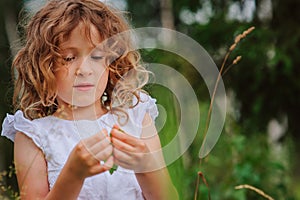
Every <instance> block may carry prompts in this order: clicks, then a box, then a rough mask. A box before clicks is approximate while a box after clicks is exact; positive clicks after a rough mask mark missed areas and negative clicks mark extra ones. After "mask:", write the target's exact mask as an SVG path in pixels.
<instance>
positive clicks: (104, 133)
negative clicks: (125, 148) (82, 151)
mask: <svg viewBox="0 0 300 200" xmlns="http://www.w3.org/2000/svg"><path fill="white" fill-rule="evenodd" d="M104 138H107V131H106V130H105V129H102V130H101V131H100V132H98V133H96V134H94V135H92V136H90V137H88V138H86V139H84V140H82V141H83V143H84V144H85V145H86V146H88V147H91V146H93V145H95V144H96V143H98V142H99V141H101V140H103V139H104Z"/></svg>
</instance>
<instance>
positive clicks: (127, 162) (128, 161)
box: [113, 149, 132, 169]
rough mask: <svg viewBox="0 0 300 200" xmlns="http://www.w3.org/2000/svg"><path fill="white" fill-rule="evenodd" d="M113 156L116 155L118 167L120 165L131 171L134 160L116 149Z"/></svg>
mask: <svg viewBox="0 0 300 200" xmlns="http://www.w3.org/2000/svg"><path fill="white" fill-rule="evenodd" d="M113 155H114V163H115V164H116V165H119V166H121V167H124V168H127V169H129V168H130V166H131V165H132V158H131V157H130V156H129V155H128V154H126V153H124V152H122V151H119V150H118V149H114V153H113Z"/></svg>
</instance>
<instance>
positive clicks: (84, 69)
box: [75, 59, 93, 76]
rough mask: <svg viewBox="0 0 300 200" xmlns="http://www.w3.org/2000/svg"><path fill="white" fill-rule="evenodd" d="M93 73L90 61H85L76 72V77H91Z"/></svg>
mask: <svg viewBox="0 0 300 200" xmlns="http://www.w3.org/2000/svg"><path fill="white" fill-rule="evenodd" d="M92 72H93V70H92V68H91V64H90V63H89V61H88V59H84V60H83V61H82V62H81V64H80V65H79V67H78V68H77V69H76V71H75V75H76V76H89V75H91V74H92Z"/></svg>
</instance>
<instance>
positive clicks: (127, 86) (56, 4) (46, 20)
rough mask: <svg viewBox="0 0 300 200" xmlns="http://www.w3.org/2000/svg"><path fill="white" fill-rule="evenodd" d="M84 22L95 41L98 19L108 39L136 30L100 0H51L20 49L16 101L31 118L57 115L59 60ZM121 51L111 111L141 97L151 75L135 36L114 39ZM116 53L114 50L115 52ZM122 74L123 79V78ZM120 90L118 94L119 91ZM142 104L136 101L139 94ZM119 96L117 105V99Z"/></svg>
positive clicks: (112, 78)
mask: <svg viewBox="0 0 300 200" xmlns="http://www.w3.org/2000/svg"><path fill="white" fill-rule="evenodd" d="M79 23H82V24H83V25H84V27H85V33H86V37H87V38H89V40H90V41H91V38H90V37H91V36H90V27H91V25H93V26H94V27H95V28H96V29H97V30H98V32H99V34H100V37H101V38H103V39H104V40H105V39H108V38H111V37H112V36H114V35H116V34H119V33H122V32H124V31H127V30H130V26H129V24H128V22H127V20H126V19H125V18H124V16H123V14H122V13H121V12H120V11H117V10H115V9H113V8H111V7H109V6H108V5H105V4H104V3H102V2H100V1H99V0H50V1H49V2H48V3H47V4H46V5H45V6H44V7H43V8H41V9H40V10H39V11H38V12H37V13H36V14H34V16H33V17H32V18H31V19H30V21H29V23H28V24H27V25H26V27H25V32H26V35H25V39H24V41H25V42H24V45H23V47H22V48H21V49H20V50H19V52H18V53H17V55H16V57H15V59H14V61H13V64H12V66H13V67H12V68H13V71H16V72H17V75H16V76H17V77H16V80H15V88H14V96H13V104H14V108H15V109H16V110H17V109H20V110H22V111H23V112H24V114H25V116H26V117H27V118H29V119H36V118H40V117H44V116H48V115H52V114H53V113H54V112H55V111H56V110H57V109H58V108H57V103H56V97H57V87H56V79H55V75H54V66H55V65H56V63H57V62H58V60H61V58H62V55H61V53H60V52H61V50H60V48H59V46H60V44H61V43H62V41H63V40H65V39H67V38H68V37H69V35H70V33H71V31H72V30H73V29H74V28H75V27H76V26H78V24H79ZM108 43H110V45H111V48H110V49H111V51H114V48H113V47H115V50H117V51H118V53H116V52H114V53H115V54H117V56H116V55H115V58H114V59H113V60H112V61H110V62H109V66H108V68H109V80H108V83H107V87H106V90H105V91H106V93H107V96H108V99H107V101H105V102H104V103H103V104H104V105H103V106H104V107H105V108H109V109H110V110H111V111H122V110H123V111H124V108H125V107H126V106H128V105H129V106H131V107H132V106H135V105H136V104H138V103H139V101H140V98H139V92H140V91H142V87H143V86H144V85H145V84H146V83H147V81H148V71H147V70H146V69H145V68H144V67H143V66H142V65H141V64H140V54H139V52H138V51H136V50H132V49H133V44H132V41H131V38H130V37H129V36H126V35H125V36H124V35H123V36H122V40H118V41H116V40H114V41H113V42H111V41H110V42H108ZM112 57H113V56H112ZM121 80H122V81H121ZM113 96H115V97H116V98H115V97H113ZM134 96H135V97H136V99H137V101H136V104H135V105H133V104H132V102H133V97H134ZM114 98H115V99H117V100H118V103H117V106H114V105H113V99H114Z"/></svg>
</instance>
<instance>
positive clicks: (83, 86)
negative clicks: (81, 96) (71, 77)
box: [73, 83, 94, 91]
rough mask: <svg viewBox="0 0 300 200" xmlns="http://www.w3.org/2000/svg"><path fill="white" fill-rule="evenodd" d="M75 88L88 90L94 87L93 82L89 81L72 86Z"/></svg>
mask: <svg viewBox="0 0 300 200" xmlns="http://www.w3.org/2000/svg"><path fill="white" fill-rule="evenodd" d="M73 87H74V88H75V89H76V90H79V91H88V90H91V89H93V88H94V85H93V84H90V83H80V84H76V85H74V86H73Z"/></svg>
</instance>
